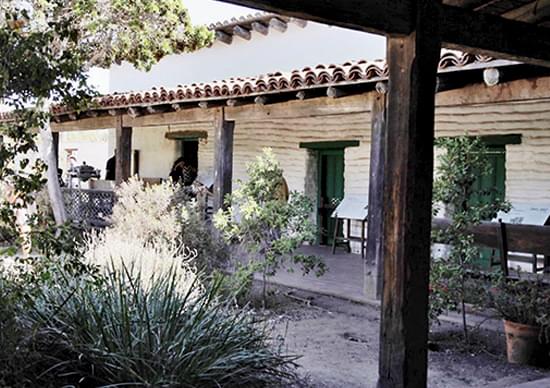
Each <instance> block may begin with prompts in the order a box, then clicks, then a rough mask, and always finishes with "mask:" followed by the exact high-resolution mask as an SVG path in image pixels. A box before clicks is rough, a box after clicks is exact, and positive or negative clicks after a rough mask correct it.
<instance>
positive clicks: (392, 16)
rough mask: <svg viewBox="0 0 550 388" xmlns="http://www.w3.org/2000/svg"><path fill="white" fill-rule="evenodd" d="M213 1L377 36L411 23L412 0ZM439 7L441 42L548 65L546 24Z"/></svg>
mask: <svg viewBox="0 0 550 388" xmlns="http://www.w3.org/2000/svg"><path fill="white" fill-rule="evenodd" d="M218 1H223V2H226V3H233V4H238V5H244V6H248V7H254V8H259V9H263V10H266V11H270V12H275V13H281V14H284V15H288V16H291V17H296V18H302V19H308V20H313V21H318V22H321V23H328V24H332V25H337V26H340V27H346V28H351V29H355V30H360V31H365V32H373V33H378V34H382V35H394V36H395V35H400V34H409V33H410V32H411V31H412V30H413V29H414V25H415V23H416V19H415V18H414V17H413V15H415V7H416V1H413V0H399V1H397V0H396V1H379V0H363V1H361V0H340V1H338V2H335V1H328V0H323V1H320V0H294V1H288V0H218ZM434 1H435V0H434ZM438 12H439V18H440V19H442V20H441V34H442V41H443V45H444V46H445V47H449V48H454V49H461V50H464V49H466V50H471V51H474V52H477V53H480V54H486V55H491V56H495V57H502V58H507V59H512V60H517V61H522V62H526V63H530V64H534V65H543V66H550V28H545V27H539V26H536V25H534V24H529V23H525V22H521V21H514V20H509V19H505V18H503V17H500V16H495V15H490V14H485V13H481V12H474V11H471V10H468V9H465V8H459V7H455V6H451V5H447V4H441V5H439V10H438Z"/></svg>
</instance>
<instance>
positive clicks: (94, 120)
mask: <svg viewBox="0 0 550 388" xmlns="http://www.w3.org/2000/svg"><path fill="white" fill-rule="evenodd" d="M54 118H55V117H54ZM51 127H52V131H53V132H69V131H87V130H95V129H108V128H114V127H115V117H113V116H98V117H89V118H85V119H80V120H77V121H66V122H53V123H51Z"/></svg>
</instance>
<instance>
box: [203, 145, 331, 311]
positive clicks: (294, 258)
mask: <svg viewBox="0 0 550 388" xmlns="http://www.w3.org/2000/svg"><path fill="white" fill-rule="evenodd" d="M247 173H248V176H249V180H248V181H247V182H239V188H238V189H237V190H235V191H234V192H233V194H232V195H230V196H229V197H228V198H227V199H226V201H227V203H228V204H230V205H231V207H229V209H228V210H226V211H219V212H218V213H217V214H216V215H215V218H214V224H215V226H216V227H217V228H218V229H219V230H220V231H221V232H222V233H223V236H224V238H225V239H226V240H227V241H228V242H233V243H238V244H240V245H242V246H243V247H244V248H245V250H246V252H247V253H248V254H249V258H248V262H247V264H246V268H247V269H248V270H250V269H252V270H253V271H259V272H261V273H262V276H263V284H264V287H263V303H264V306H265V303H266V280H267V278H268V277H270V276H274V275H275V274H276V273H277V271H278V270H279V269H280V268H281V267H283V266H284V265H285V264H286V262H288V261H291V262H293V263H294V264H299V265H300V266H301V270H302V272H303V273H304V274H307V273H309V272H310V271H315V273H316V274H317V276H321V275H322V274H323V273H324V272H325V270H326V267H325V265H324V263H323V261H322V260H321V259H320V258H319V257H317V256H313V255H304V254H300V253H297V252H296V250H297V249H298V248H299V247H300V246H301V245H302V244H304V243H305V242H310V243H313V241H314V240H315V233H316V229H315V226H314V224H313V223H312V222H311V220H310V215H311V212H312V209H313V206H312V204H311V201H310V200H309V199H308V198H307V197H306V196H305V195H304V194H303V193H299V192H292V193H291V194H290V198H289V200H288V201H287V200H286V198H285V197H286V195H285V194H284V193H283V191H284V190H283V187H284V186H283V185H284V183H283V182H284V180H283V170H282V169H281V167H280V165H279V163H278V162H277V160H276V158H275V155H274V154H273V152H272V151H271V150H270V149H264V151H263V153H262V155H260V156H258V157H257V158H256V160H255V161H254V162H253V163H250V164H249V165H248V166H247Z"/></svg>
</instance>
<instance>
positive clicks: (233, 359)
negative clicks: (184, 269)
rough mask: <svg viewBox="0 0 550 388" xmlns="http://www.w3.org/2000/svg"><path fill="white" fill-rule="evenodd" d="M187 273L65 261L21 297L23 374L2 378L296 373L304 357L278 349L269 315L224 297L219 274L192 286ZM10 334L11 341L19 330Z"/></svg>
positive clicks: (270, 381)
mask: <svg viewBox="0 0 550 388" xmlns="http://www.w3.org/2000/svg"><path fill="white" fill-rule="evenodd" d="M180 274H181V272H180V271H176V270H175V269H173V268H172V269H168V270H166V271H161V272H159V273H157V274H155V275H154V276H152V277H151V278H150V279H142V278H141V275H140V272H139V270H135V269H134V268H131V267H130V268H129V267H126V266H122V268H121V267H120V266H114V267H113V268H111V270H110V271H109V272H108V273H107V274H105V275H104V276H101V277H96V276H93V277H90V276H87V275H86V276H73V275H72V274H69V275H67V274H66V273H65V272H64V271H63V269H61V268H60V269H59V270H58V271H56V272H55V273H54V275H53V276H54V279H50V280H53V281H49V282H44V283H43V284H41V285H40V287H38V288H37V289H36V290H34V293H32V296H31V297H30V298H27V299H28V302H26V303H22V302H18V303H13V304H12V306H18V307H17V308H15V310H16V311H17V321H18V323H19V330H20V331H21V332H20V333H16V334H17V335H16V336H15V339H16V340H17V341H15V342H17V344H15V345H14V346H12V347H11V349H12V350H13V349H15V348H17V349H18V352H15V353H12V355H11V359H12V360H16V362H12V363H11V364H19V370H17V371H16V372H17V374H16V376H15V378H14V376H13V375H11V376H10V375H9V371H5V370H4V371H3V372H4V376H2V377H3V380H0V382H3V383H4V384H3V386H9V385H10V383H9V382H10V381H12V382H13V381H15V382H19V383H17V384H15V385H14V386H25V385H27V386H43V387H49V386H52V387H54V386H55V387H58V386H63V385H72V386H92V387H93V386H103V385H125V386H151V387H161V386H166V387H175V386H177V387H219V386H238V385H242V386H266V385H280V384H281V383H282V381H284V380H285V379H291V378H293V376H294V372H293V361H294V359H295V358H294V357H291V356H286V355H283V354H281V353H280V352H279V351H278V350H277V347H276V346H275V345H276V344H275V343H274V342H273V341H272V340H271V339H270V337H269V335H270V331H269V328H268V327H267V326H266V324H265V323H262V322H258V321H256V319H255V317H254V316H253V315H252V314H249V313H248V312H247V311H236V310H233V309H231V307H230V306H229V305H228V304H227V303H226V302H224V301H223V300H221V299H220V298H218V296H217V295H218V288H219V283H218V282H214V283H212V284H211V285H210V286H208V289H203V288H202V287H200V286H199V285H198V284H197V283H196V282H197V281H195V283H192V284H187V286H186V287H185V288H182V287H181V284H182V281H181V278H180ZM183 284H186V283H185V282H183ZM2 285H3V284H2V283H0V286H2ZM0 291H6V292H9V291H10V290H8V289H4V288H3V289H2V290H0ZM12 295H16V294H14V293H12ZM30 295H31V294H29V295H28V296H30ZM2 311H4V310H2ZM12 316H13V315H12ZM6 322H8V321H6ZM0 338H1V339H2V341H3V342H2V343H1V344H0V346H1V347H2V348H4V346H5V345H6V343H7V342H8V341H9V339H6V338H5V337H4V336H2V337H0ZM12 340H13V338H12ZM21 350H23V351H21ZM3 365H4V364H3ZM0 376H1V375H0ZM25 383H26V384H25Z"/></svg>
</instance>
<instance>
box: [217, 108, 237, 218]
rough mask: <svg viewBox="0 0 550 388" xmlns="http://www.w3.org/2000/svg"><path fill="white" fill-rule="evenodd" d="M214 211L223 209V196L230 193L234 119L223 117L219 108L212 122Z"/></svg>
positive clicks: (222, 110) (223, 113) (222, 112)
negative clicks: (214, 149) (213, 140)
mask: <svg viewBox="0 0 550 388" xmlns="http://www.w3.org/2000/svg"><path fill="white" fill-rule="evenodd" d="M214 123H215V124H214V132H215V139H216V140H215V147H216V152H215V155H214V159H215V160H214V198H213V201H214V211H217V210H219V209H225V206H226V204H225V202H224V200H225V197H226V196H227V194H230V193H231V185H232V180H233V132H234V129H235V122H234V121H227V120H226V119H225V111H224V109H223V108H221V109H219V111H218V113H217V115H216V119H215V122H214Z"/></svg>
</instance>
